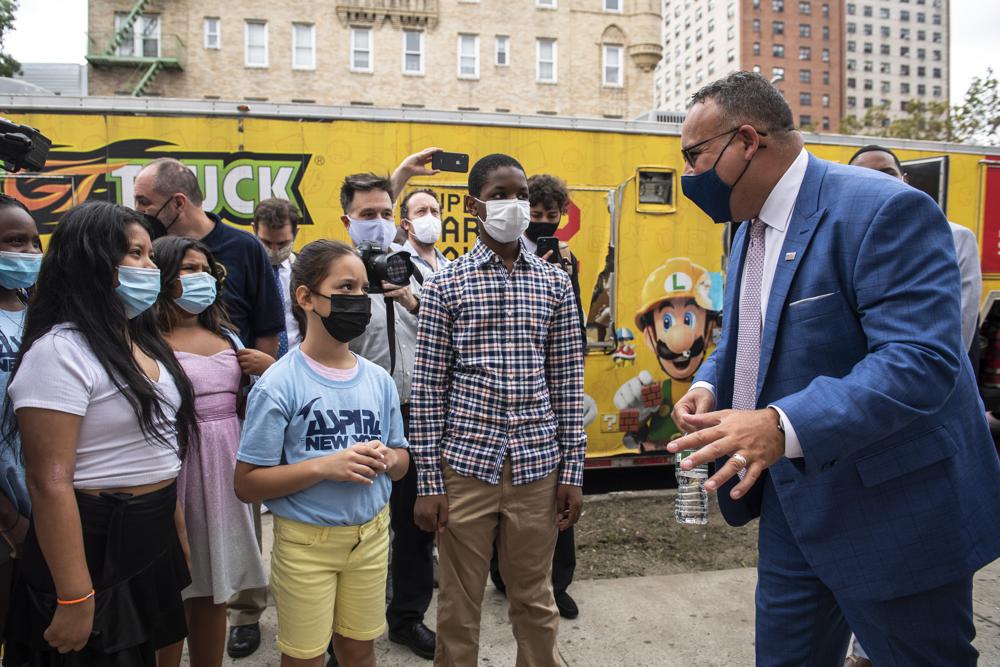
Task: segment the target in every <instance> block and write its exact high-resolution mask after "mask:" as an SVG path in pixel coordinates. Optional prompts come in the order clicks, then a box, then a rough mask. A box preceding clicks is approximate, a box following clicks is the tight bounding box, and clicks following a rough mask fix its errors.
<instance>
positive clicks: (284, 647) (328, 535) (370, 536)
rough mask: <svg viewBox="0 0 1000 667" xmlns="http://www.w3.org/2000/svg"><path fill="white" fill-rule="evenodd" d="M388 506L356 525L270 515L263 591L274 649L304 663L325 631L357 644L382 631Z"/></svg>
mask: <svg viewBox="0 0 1000 667" xmlns="http://www.w3.org/2000/svg"><path fill="white" fill-rule="evenodd" d="M388 569H389V506H388V505H386V506H385V507H384V508H383V509H382V511H381V512H379V513H378V516H376V517H375V518H374V519H372V520H371V521H369V522H368V523H366V524H363V525H361V526H325V527H324V526H316V525H313V524H309V523H302V522H300V521H294V520H292V519H283V518H281V517H278V516H276V517H274V550H273V551H272V552H271V582H270V585H271V592H272V594H273V595H274V602H275V605H276V606H277V609H278V648H279V649H280V650H281V652H282V653H284V654H285V655H288V656H290V657H293V658H299V659H303V660H307V659H309V658H315V657H316V656H318V655H322V654H323V653H325V652H326V647H327V644H329V643H330V638H331V637H332V636H333V633H334V632H336V633H337V634H338V635H342V636H344V637H347V638H349V639H356V640H359V641H367V640H373V639H375V638H377V637H379V636H381V634H382V633H383V632H385V578H386V572H387V571H388Z"/></svg>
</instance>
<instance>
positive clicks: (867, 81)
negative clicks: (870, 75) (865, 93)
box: [865, 79, 875, 90]
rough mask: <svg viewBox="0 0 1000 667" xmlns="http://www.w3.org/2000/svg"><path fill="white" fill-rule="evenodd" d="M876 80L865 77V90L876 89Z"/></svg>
mask: <svg viewBox="0 0 1000 667" xmlns="http://www.w3.org/2000/svg"><path fill="white" fill-rule="evenodd" d="M874 89H875V82H874V81H872V80H871V79H865V90H874Z"/></svg>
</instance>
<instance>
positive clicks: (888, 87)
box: [879, 81, 892, 93]
mask: <svg viewBox="0 0 1000 667" xmlns="http://www.w3.org/2000/svg"><path fill="white" fill-rule="evenodd" d="M879 91H880V92H883V93H891V92H892V84H891V83H890V82H888V81H883V82H881V83H880V84H879Z"/></svg>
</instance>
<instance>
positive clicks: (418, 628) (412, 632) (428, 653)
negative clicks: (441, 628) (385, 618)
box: [389, 622, 437, 660]
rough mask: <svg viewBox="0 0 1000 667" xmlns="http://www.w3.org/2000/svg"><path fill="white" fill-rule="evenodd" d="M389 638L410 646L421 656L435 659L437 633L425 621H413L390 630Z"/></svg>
mask: <svg viewBox="0 0 1000 667" xmlns="http://www.w3.org/2000/svg"><path fill="white" fill-rule="evenodd" d="M389 639H390V640H391V641H394V642H396V643H397V644H402V645H403V646H408V647H409V648H410V650H411V651H413V652H414V653H416V654H417V655H419V656H420V657H421V658H425V659H427V660H433V659H434V644H435V643H436V642H437V635H435V634H434V631H433V630H431V629H430V628H428V627H427V626H426V625H424V624H423V623H419V622H418V623H412V624H410V625H404V626H403V627H401V628H397V629H395V630H389Z"/></svg>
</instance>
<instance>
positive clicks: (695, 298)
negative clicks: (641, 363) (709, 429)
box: [614, 257, 723, 451]
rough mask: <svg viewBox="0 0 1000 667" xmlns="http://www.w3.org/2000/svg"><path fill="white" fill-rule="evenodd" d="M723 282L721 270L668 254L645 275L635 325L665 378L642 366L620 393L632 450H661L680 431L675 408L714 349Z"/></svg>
mask: <svg viewBox="0 0 1000 667" xmlns="http://www.w3.org/2000/svg"><path fill="white" fill-rule="evenodd" d="M722 283H723V278H722V274H721V273H717V272H710V271H708V270H706V269H705V268H704V267H702V266H700V265H698V264H695V263H694V262H692V261H691V260H690V259H688V258H686V257H674V258H671V259H668V260H667V261H666V262H665V263H664V264H662V265H661V266H659V267H658V268H657V269H656V270H655V271H653V273H651V274H650V275H649V277H647V278H646V282H645V284H644V285H643V288H642V299H641V303H642V306H641V307H640V308H639V310H638V312H636V314H635V325H636V327H637V330H638V331H639V332H640V333H639V338H641V339H642V340H644V341H645V343H646V345H647V346H648V347H649V349H650V350H651V351H652V352H653V354H654V356H655V357H656V360H657V362H658V363H659V366H660V370H661V371H663V373H664V374H665V375H666V378H665V379H657V378H654V377H653V374H652V373H650V372H649V371H647V370H643V371H641V372H640V373H639V374H638V375H636V376H635V377H633V378H632V379H630V380H628V381H627V382H625V383H624V384H623V385H622V386H621V387H620V388H619V389H618V391H617V392H616V393H615V397H614V403H615V407H616V408H618V411H619V418H618V425H619V430H620V431H622V432H623V433H625V436H624V441H625V446H626V447H628V448H629V449H636V450H641V451H651V450H661V449H664V448H665V447H666V444H667V443H668V442H670V440H671V439H673V438H674V437H676V436H677V435H679V434H680V430H679V429H678V428H677V426H676V425H675V424H674V422H673V420H672V419H671V418H670V412H671V411H672V410H673V407H674V402H675V401H676V400H677V399H679V398H680V397H681V396H683V395H684V393H685V392H686V391H687V390H688V388H689V387H690V386H691V381H692V379H693V378H694V375H695V373H696V372H697V371H698V369H699V368H700V367H701V364H702V362H703V361H704V360H705V357H706V355H707V354H708V351H709V350H710V349H711V348H714V344H715V342H716V340H717V338H718V333H719V332H720V324H721V311H722V292H723V284H722ZM630 333H631V332H630Z"/></svg>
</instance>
